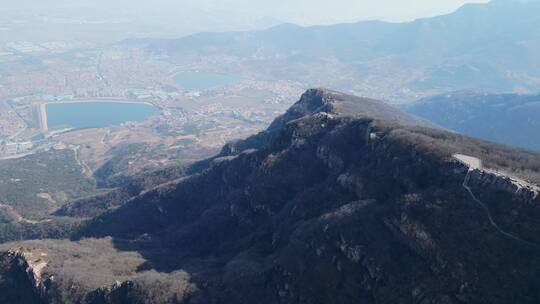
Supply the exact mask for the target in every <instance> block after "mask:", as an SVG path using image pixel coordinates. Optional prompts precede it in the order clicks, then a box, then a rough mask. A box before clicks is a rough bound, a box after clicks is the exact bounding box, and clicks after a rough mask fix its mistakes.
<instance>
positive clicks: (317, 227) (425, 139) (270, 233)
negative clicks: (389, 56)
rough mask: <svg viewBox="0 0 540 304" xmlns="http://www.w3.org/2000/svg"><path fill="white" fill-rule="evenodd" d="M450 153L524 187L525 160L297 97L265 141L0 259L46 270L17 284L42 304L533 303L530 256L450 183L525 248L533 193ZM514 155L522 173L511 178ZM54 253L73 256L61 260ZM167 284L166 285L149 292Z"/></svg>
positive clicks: (324, 96) (13, 275)
mask: <svg viewBox="0 0 540 304" xmlns="http://www.w3.org/2000/svg"><path fill="white" fill-rule="evenodd" d="M363 106H365V107H363ZM396 111H397V112H396ZM358 114H359V115H358ZM401 117H402V118H401ZM486 151H490V153H487V152H486ZM455 153H463V154H465V155H470V156H474V157H478V158H481V159H482V160H483V161H484V165H485V167H486V168H494V169H498V170H499V171H503V170H507V171H509V172H510V171H511V172H512V173H513V174H516V175H520V176H529V177H530V178H531V179H532V180H535V183H537V184H538V183H539V181H540V178H538V176H537V175H535V173H534V172H535V171H534V170H533V169H534V168H535V166H536V168H537V169H539V170H540V155H539V154H537V153H532V152H527V151H522V150H512V149H509V148H507V147H504V146H500V145H496V144H492V143H489V142H485V141H481V140H476V139H472V138H468V137H466V136H463V135H460V134H456V133H451V132H447V131H445V130H442V129H437V128H433V127H429V126H425V125H423V124H422V121H418V120H417V119H416V118H413V117H411V116H409V115H407V114H404V113H402V112H400V111H398V110H394V109H391V110H389V108H388V105H385V104H384V103H382V102H376V101H373V100H369V99H364V98H359V97H354V96H350V95H346V94H342V93H338V92H335V91H329V90H321V89H318V90H309V91H307V92H306V93H305V94H304V95H303V96H302V97H301V98H300V101H299V102H298V103H297V104H296V105H294V106H293V107H291V109H290V110H289V111H288V112H287V113H285V114H284V115H283V116H281V117H280V118H277V119H276V122H275V123H274V124H273V126H272V127H269V129H268V130H267V131H265V132H262V133H260V134H258V135H255V136H254V137H252V138H250V139H247V140H246V141H245V142H239V143H236V144H231V145H230V146H229V148H227V147H226V148H224V150H223V151H222V153H221V154H220V155H218V156H217V157H215V158H212V159H209V160H207V161H205V162H201V163H199V164H197V165H194V167H192V168H187V169H186V170H185V171H183V172H185V173H186V176H185V177H184V178H182V179H181V180H177V181H173V182H171V183H167V184H164V185H162V186H158V187H155V188H152V189H150V190H149V191H144V192H142V193H140V194H138V195H136V196H134V197H133V198H132V199H131V200H129V201H128V202H126V203H124V204H120V205H119V206H118V207H117V208H114V209H112V210H109V211H107V212H105V213H104V214H101V215H99V216H97V217H96V218H94V219H93V220H91V221H90V222H88V223H87V224H86V225H85V226H84V227H83V228H82V229H80V230H78V231H77V232H76V233H75V234H74V235H73V238H72V241H71V242H67V241H61V242H58V241H50V242H47V241H38V242H25V243H20V244H8V245H2V246H0V252H8V249H7V248H11V250H13V248H14V247H15V248H19V249H17V250H18V251H17V252H22V253H25V256H28V257H39V259H40V260H39V261H38V262H37V264H36V262H35V260H33V259H35V258H25V259H30V264H32V263H33V264H32V265H42V262H43V261H44V262H45V263H46V266H45V267H43V269H41V270H40V272H39V282H41V283H40V284H38V286H36V288H35V289H33V292H35V293H36V294H37V298H39V299H41V300H42V301H44V302H45V303H59V302H60V303H61V300H62V299H64V302H65V301H68V302H69V301H80V302H83V303H122V302H121V299H124V300H126V299H129V300H131V301H142V302H144V301H151V299H152V298H153V297H155V296H156V294H159V296H160V299H163V301H162V302H163V303H209V302H210V303H253V302H257V303H321V304H322V303H330V302H339V303H357V302H359V301H362V302H365V303H381V302H382V303H396V302H398V303H417V302H422V301H424V302H426V303H430V302H431V303H456V304H457V303H463V302H469V303H473V302H481V301H487V302H490V303H507V302H508V301H510V300H512V301H518V302H531V303H532V302H534V301H537V300H538V294H536V293H535V292H534V290H538V287H540V280H538V273H540V268H539V267H538V265H540V260H539V258H538V254H537V251H536V249H535V248H530V247H528V246H524V245H523V244H516V243H515V242H514V241H513V240H511V239H508V238H506V237H505V236H504V235H501V234H500V233H499V232H498V231H496V230H493V228H492V226H491V225H490V223H489V219H488V218H486V215H485V212H484V210H481V209H478V208H477V206H476V203H475V202H474V201H472V199H471V197H470V195H469V193H468V192H466V190H465V189H464V187H463V184H464V179H466V177H469V181H468V182H467V185H468V186H469V187H470V189H472V191H474V194H475V195H476V196H477V197H478V198H479V199H480V200H481V201H482V202H486V204H488V207H489V208H490V211H491V214H492V217H493V219H494V221H496V223H497V225H498V227H501V229H502V230H504V231H505V232H508V233H511V235H515V236H517V237H519V238H520V239H523V240H526V241H530V242H540V239H538V235H539V234H538V233H539V232H540V228H538V227H537V225H536V224H535V218H536V216H537V215H538V214H540V209H539V207H538V206H540V204H538V203H539V198H538V197H533V196H530V195H528V194H527V193H525V192H523V191H524V190H523V191H522V192H517V191H516V188H515V185H514V186H512V183H511V182H509V181H508V180H506V179H505V178H504V177H500V176H496V175H493V174H486V173H485V172H483V171H479V170H475V171H473V172H470V168H469V167H468V166H466V165H465V164H463V163H462V162H459V161H458V160H456V159H455V157H454V155H455ZM525 161H527V162H528V163H527V168H528V169H527V170H531V171H520V170H521V169H520V168H519V166H518V165H517V164H525V163H526V162H525ZM505 164H506V165H505ZM536 172H538V171H536ZM536 174H537V173H536ZM535 176H536V177H535ZM66 246H69V247H70V248H73V252H83V253H84V252H87V254H83V255H80V254H79V255H73V256H67V257H65V258H64V259H62V257H64V256H65V253H63V252H64V251H62V250H63V249H61V248H65V247H66ZM93 248H97V249H93ZM96 250H97V251H98V252H99V253H101V252H103V253H106V254H99V253H95V251H96ZM42 253H43V254H44V255H42ZM119 257H130V261H132V262H130V263H127V264H126V265H121V264H120V263H117V262H116V261H118V259H119ZM19 258H20V254H16V255H13V254H12V255H9V254H0V273H2V274H5V273H9V275H8V276H6V278H8V279H9V280H8V281H5V280H4V281H2V280H1V279H0V299H1V297H2V296H3V297H5V298H6V297H8V298H9V297H12V298H11V299H13V297H17V289H15V288H13V286H17V284H19V286H23V284H26V283H25V280H24V275H21V274H22V273H25V270H24V269H21V268H20V267H18V266H17V265H19V264H17V263H18V262H17V261H18V259H19ZM23 261H24V259H23ZM64 263H65V264H66V265H69V266H70V267H69V268H65V267H62V265H63V264H64ZM92 263H99V269H102V268H103V269H108V268H109V267H107V266H106V265H109V264H113V265H114V266H111V267H110V268H111V269H114V271H115V272H117V273H119V274H121V275H115V274H114V273H111V274H109V272H107V273H108V274H107V276H106V277H104V278H103V281H102V282H100V284H97V283H96V282H92V284H87V283H85V278H87V279H86V280H90V279H91V278H93V279H95V278H96V277H97V278H99V275H98V274H97V273H93V272H92V270H91V269H89V267H88V266H87V265H92ZM1 265H5V266H3V267H2V266H1ZM23 265H25V264H24V263H23ZM78 265H79V266H78ZM23 268H24V267H23ZM78 269H84V270H85V272H84V275H81V273H77V272H78V271H79V272H80V270H78ZM171 276H174V277H178V278H180V279H179V282H181V283H182V284H181V286H167V287H166V288H162V289H160V288H159V284H157V283H156V282H163V281H164V280H165V281H166V280H167V279H170V278H171ZM21 277H22V278H21ZM51 277H54V279H51ZM115 280H117V281H118V283H115ZM34 281H35V280H34ZM34 281H32V282H34ZM501 281H503V282H505V284H507V286H506V287H507V288H500V282H501ZM89 282H90V281H89ZM10 284H11V285H10ZM14 284H15V285H14ZM32 284H33V283H32ZM96 284H97V285H96ZM70 286H75V288H73V287H71V288H70ZM96 286H104V287H103V288H99V289H98V290H96V289H95V287H96ZM111 286H112V287H111ZM141 290H146V291H147V292H146V293H144V292H141ZM156 290H158V291H157V292H156ZM55 299H56V300H55ZM58 299H60V300H58ZM28 303H36V302H31V301H29V302H28Z"/></svg>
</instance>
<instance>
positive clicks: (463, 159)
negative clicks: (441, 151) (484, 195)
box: [454, 154, 540, 248]
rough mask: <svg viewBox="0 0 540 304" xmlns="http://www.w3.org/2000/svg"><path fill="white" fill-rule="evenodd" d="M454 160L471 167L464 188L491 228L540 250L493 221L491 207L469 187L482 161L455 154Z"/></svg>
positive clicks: (537, 245)
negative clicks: (481, 210)
mask: <svg viewBox="0 0 540 304" xmlns="http://www.w3.org/2000/svg"><path fill="white" fill-rule="evenodd" d="M454 158H456V159H457V160H458V161H460V162H461V163H463V164H465V165H467V166H468V167H469V170H468V171H467V174H466V175H465V179H464V180H463V188H465V190H467V192H468V193H469V195H470V196H471V198H472V199H473V200H474V201H475V202H476V203H477V204H478V205H479V206H480V207H481V208H482V209H484V211H485V212H486V215H487V217H488V220H489V223H490V224H491V226H492V227H493V228H494V229H495V230H496V231H497V232H498V233H500V234H502V235H503V236H505V237H507V238H509V239H512V240H514V241H517V242H519V243H522V244H525V245H529V246H533V247H537V248H540V244H536V243H533V242H529V241H526V240H524V239H522V238H520V237H518V236H515V235H513V234H511V233H508V232H506V231H504V230H503V229H502V228H501V227H499V225H497V223H496V222H495V220H493V216H492V215H491V211H490V210H489V207H488V206H487V205H486V204H485V203H484V202H482V201H481V200H480V199H478V197H476V195H475V194H474V192H473V191H472V189H471V186H470V185H469V181H470V179H471V172H472V171H474V170H482V167H483V166H482V160H481V159H479V158H476V157H473V156H468V155H463V154H454Z"/></svg>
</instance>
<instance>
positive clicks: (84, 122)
mask: <svg viewBox="0 0 540 304" xmlns="http://www.w3.org/2000/svg"><path fill="white" fill-rule="evenodd" d="M158 113H159V109H158V108H156V107H154V106H152V105H149V104H145V103H126V102H117V101H116V102H115V101H88V102H75V103H50V104H47V123H48V125H49V128H50V129H62V128H75V129H86V128H99V127H105V126H111V125H119V124H121V123H124V122H128V121H142V120H145V119H146V118H148V117H150V116H152V115H156V114H158Z"/></svg>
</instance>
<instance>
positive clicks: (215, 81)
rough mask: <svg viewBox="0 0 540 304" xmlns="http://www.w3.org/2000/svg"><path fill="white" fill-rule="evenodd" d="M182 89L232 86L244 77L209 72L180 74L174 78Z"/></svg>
mask: <svg viewBox="0 0 540 304" xmlns="http://www.w3.org/2000/svg"><path fill="white" fill-rule="evenodd" d="M174 80H175V81H176V83H178V85H179V86H180V87H182V88H183V89H186V90H204V89H209V88H213V87H220V86H226V85H232V84H235V83H238V82H240V81H242V80H243V78H242V77H239V76H235V75H228V74H218V73H207V72H180V73H178V74H176V75H175V76H174Z"/></svg>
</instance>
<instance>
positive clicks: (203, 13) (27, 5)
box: [0, 0, 489, 31]
mask: <svg viewBox="0 0 540 304" xmlns="http://www.w3.org/2000/svg"><path fill="white" fill-rule="evenodd" d="M2 2H6V3H2V6H1V7H0V11H13V10H18V11H21V12H22V13H34V12H38V13H47V14H52V16H54V15H55V14H68V15H73V17H84V18H85V19H100V18H104V17H108V18H111V17H116V18H125V17H126V16H128V15H133V14H137V15H138V16H137V17H138V18H137V19H138V21H140V22H142V23H152V22H156V23H175V22H181V21H182V20H179V19H184V18H194V19H201V21H206V20H205V19H209V20H208V23H211V22H214V23H215V25H214V26H213V27H214V28H212V26H205V25H204V24H200V25H198V24H192V25H193V27H194V29H195V28H197V27H200V28H201V30H216V31H218V30H220V29H224V30H229V29H228V26H227V25H230V27H232V28H238V29H251V28H252V27H254V23H265V22H266V23H268V25H272V24H276V23H296V24H300V25H316V24H329V23H341V22H353V21H360V20H372V19H378V20H384V21H394V22H400V21H410V20H414V19H417V18H424V17H430V16H436V15H441V14H446V13H451V12H452V11H455V10H456V9H458V8H459V7H460V6H462V5H464V4H466V3H486V2H489V1H487V0H472V1H469V0H440V1H436V2H434V1H430V0H415V1H407V2H404V1H398V0H381V1H377V2H374V1H369V0H336V1H333V2H328V1H322V0H315V1H313V0H311V1H310V0H294V1H287V0H276V1H264V2H261V1H258V2H254V1H248V0H199V1H195V0H182V1H174V0H156V1H152V2H151V3H150V2H148V1H142V0H135V1H126V0H116V1H104V0H94V1H90V0H82V1H77V2H76V3H74V2H73V1H66V0H39V1H38V0H21V1H17V2H12V1H9V2H8V1H5V0H4V1H2ZM83 8H84V9H83ZM142 14H144V15H142ZM160 17H161V18H162V20H160ZM190 23H194V22H191V21H190ZM224 25H225V27H224ZM261 25H264V24H261Z"/></svg>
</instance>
